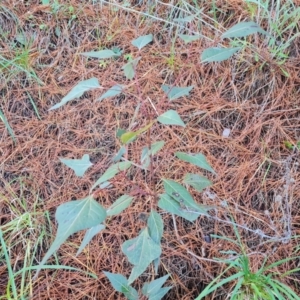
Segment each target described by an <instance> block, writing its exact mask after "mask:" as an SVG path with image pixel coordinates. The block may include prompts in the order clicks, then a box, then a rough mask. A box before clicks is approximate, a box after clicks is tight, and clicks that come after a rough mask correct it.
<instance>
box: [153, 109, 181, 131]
mask: <svg viewBox="0 0 300 300" xmlns="http://www.w3.org/2000/svg"><path fill="white" fill-rule="evenodd" d="M157 121H158V122H160V123H161V124H164V125H178V126H183V127H185V124H184V123H183V121H182V120H181V118H180V116H179V115H178V113H177V111H175V110H172V109H170V110H168V111H166V112H165V113H163V114H162V115H160V116H159V117H158V118H157Z"/></svg>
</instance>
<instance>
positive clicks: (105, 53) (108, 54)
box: [81, 50, 121, 59]
mask: <svg viewBox="0 0 300 300" xmlns="http://www.w3.org/2000/svg"><path fill="white" fill-rule="evenodd" d="M81 55H84V56H87V57H93V58H99V59H105V58H112V57H119V56H120V55H121V53H116V52H114V51H112V50H101V51H91V52H83V53H81Z"/></svg>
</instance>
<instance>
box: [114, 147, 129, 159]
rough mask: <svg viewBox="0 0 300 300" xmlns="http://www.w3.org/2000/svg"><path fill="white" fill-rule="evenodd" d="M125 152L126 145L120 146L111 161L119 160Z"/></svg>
mask: <svg viewBox="0 0 300 300" xmlns="http://www.w3.org/2000/svg"><path fill="white" fill-rule="evenodd" d="M125 153H126V147H125V146H122V147H121V148H120V150H119V151H118V153H117V154H116V155H115V156H114V158H113V160H112V161H113V162H116V161H119V160H120V159H121V157H122V156H123V155H124V154H125Z"/></svg>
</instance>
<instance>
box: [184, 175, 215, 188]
mask: <svg viewBox="0 0 300 300" xmlns="http://www.w3.org/2000/svg"><path fill="white" fill-rule="evenodd" d="M183 182H184V183H185V184H188V185H190V186H192V187H193V188H194V189H195V190H197V191H199V192H202V191H203V190H204V189H205V188H206V187H208V186H211V185H212V182H211V181H210V180H208V179H207V178H206V177H204V176H200V175H198V174H192V173H187V174H186V175H185V176H184V178H183Z"/></svg>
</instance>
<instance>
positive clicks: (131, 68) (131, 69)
mask: <svg viewBox="0 0 300 300" xmlns="http://www.w3.org/2000/svg"><path fill="white" fill-rule="evenodd" d="M140 59H141V57H138V58H136V59H133V60H131V61H130V62H128V63H127V64H126V65H124V66H123V67H122V69H123V70H124V74H125V76H126V78H127V79H129V80H131V79H133V78H134V75H135V68H136V66H137V64H138V62H139V60H140Z"/></svg>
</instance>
